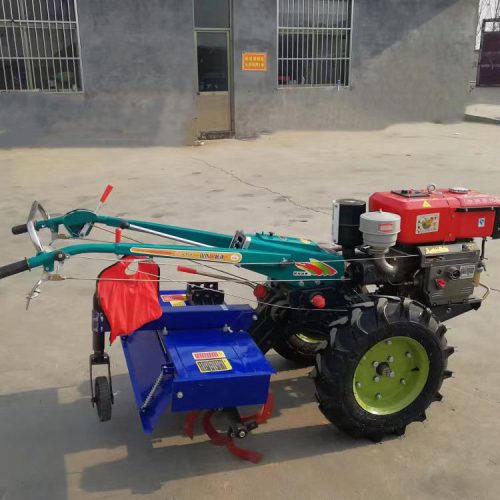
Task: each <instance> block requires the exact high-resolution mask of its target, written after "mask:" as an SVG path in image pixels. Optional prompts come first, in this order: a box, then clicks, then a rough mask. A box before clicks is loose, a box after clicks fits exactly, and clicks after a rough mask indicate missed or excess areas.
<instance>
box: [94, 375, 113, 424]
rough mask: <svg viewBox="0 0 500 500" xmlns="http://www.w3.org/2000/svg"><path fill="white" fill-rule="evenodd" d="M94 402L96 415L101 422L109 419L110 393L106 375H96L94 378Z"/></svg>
mask: <svg viewBox="0 0 500 500" xmlns="http://www.w3.org/2000/svg"><path fill="white" fill-rule="evenodd" d="M94 387H95V392H94V394H95V396H94V397H95V404H96V406H97V416H98V417H99V420H100V421H101V422H107V421H108V420H111V407H112V404H113V402H112V399H113V397H112V394H111V388H110V386H109V382H108V378H107V377H97V378H96V379H95V386H94Z"/></svg>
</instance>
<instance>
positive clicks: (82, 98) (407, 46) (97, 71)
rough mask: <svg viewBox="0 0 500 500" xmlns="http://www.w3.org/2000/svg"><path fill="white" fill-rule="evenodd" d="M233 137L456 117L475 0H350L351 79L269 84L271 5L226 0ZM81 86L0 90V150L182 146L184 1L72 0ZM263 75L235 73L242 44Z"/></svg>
mask: <svg viewBox="0 0 500 500" xmlns="http://www.w3.org/2000/svg"><path fill="white" fill-rule="evenodd" d="M233 4H234V8H233V18H234V23H233V40H234V42H233V44H234V90H235V92H234V124H235V133H236V135H237V137H248V136H255V135H258V134H259V133H261V132H264V131H268V132H269V131H276V130H282V129H335V128H340V129H367V128H368V129H371V128H380V127H385V126H387V125H390V124H391V123H397V122H409V121H422V120H426V121H427V120H429V121H442V122H445V121H452V120H458V119H460V118H461V117H462V114H463V109H464V106H465V101H466V98H467V90H468V82H469V80H470V73H471V66H472V64H473V47H474V33H475V25H476V21H477V0H355V9H354V32H353V50H352V56H353V63H352V70H351V71H352V72H351V82H352V86H351V88H349V89H342V90H341V91H340V92H339V91H337V90H336V89H325V88H320V89H311V88H299V89H286V90H278V89H277V86H276V79H277V76H276V71H275V68H276V39H277V33H276V30H277V28H276V1H275V0H234V2H233ZM78 8H79V17H80V34H81V41H82V58H83V72H84V84H85V92H84V93H83V94H74V95H68V94H64V95H60V94H42V93H23V94H19V93H17V94H16V93H0V147H13V146H54V145H64V146H110V145H111V146H136V145H137V146H140V145H178V144H186V143H190V142H191V141H192V139H193V135H194V127H195V125H194V124H195V123H196V96H195V94H196V88H195V77H194V76H195V48H194V36H193V13H192V2H191V0H105V1H103V0H78ZM244 50H246V51H253V50H255V51H266V52H268V54H269V71H268V72H267V73H243V72H242V71H241V52H242V51H244Z"/></svg>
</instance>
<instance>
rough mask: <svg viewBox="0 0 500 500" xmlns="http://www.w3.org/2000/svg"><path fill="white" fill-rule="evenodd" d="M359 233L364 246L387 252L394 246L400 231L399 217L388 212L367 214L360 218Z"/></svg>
mask: <svg viewBox="0 0 500 500" xmlns="http://www.w3.org/2000/svg"><path fill="white" fill-rule="evenodd" d="M359 229H360V231H361V232H362V233H363V242H364V244H365V245H368V246H369V247H372V248H374V249H376V250H387V249H388V248H390V247H393V246H394V245H395V244H396V241H397V239H398V234H399V232H400V230H401V217H400V216H399V215H396V214H391V213H389V212H382V211H380V212H367V213H365V214H363V215H362V216H361V220H360V226H359Z"/></svg>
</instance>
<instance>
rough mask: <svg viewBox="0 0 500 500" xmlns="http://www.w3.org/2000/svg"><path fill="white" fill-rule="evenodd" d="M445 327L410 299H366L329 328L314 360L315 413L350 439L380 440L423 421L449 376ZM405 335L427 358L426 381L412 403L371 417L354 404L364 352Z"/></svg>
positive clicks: (429, 312) (449, 350) (451, 349)
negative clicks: (356, 378) (327, 341)
mask: <svg viewBox="0 0 500 500" xmlns="http://www.w3.org/2000/svg"><path fill="white" fill-rule="evenodd" d="M445 333H446V327H445V326H444V325H443V324H441V323H440V322H439V321H438V319H437V318H436V317H435V316H434V315H433V314H432V311H431V310H430V309H428V308H426V307H425V306H423V305H422V304H420V303H418V302H415V301H413V300H410V299H400V298H395V297H378V296H373V295H370V296H367V302H366V303H364V304H360V305H359V306H358V307H355V308H353V310H352V313H351V315H350V317H347V318H345V319H344V322H343V324H340V323H339V324H337V325H334V328H333V330H332V333H331V339H330V344H329V346H328V347H327V348H326V349H325V350H323V351H322V352H321V353H320V354H318V356H317V357H316V370H315V372H316V373H315V383H316V397H317V399H318V402H319V408H320V410H321V412H322V413H323V414H324V415H325V417H326V418H327V419H328V420H329V421H330V422H332V423H333V424H334V425H335V426H336V427H338V428H339V429H341V430H342V431H344V432H346V433H347V434H349V435H351V436H353V437H366V438H368V439H371V440H373V441H380V440H381V439H382V437H383V436H385V435H390V434H393V435H398V436H401V435H403V434H404V433H405V430H406V426H407V425H408V424H410V423H412V422H416V421H419V422H423V421H424V420H425V419H426V415H425V411H426V410H427V408H428V407H429V405H430V404H431V403H432V402H433V401H440V400H441V399H442V396H441V394H440V393H439V390H440V388H441V385H442V383H443V380H444V379H446V378H449V377H450V376H451V372H450V371H448V370H447V360H448V357H449V356H450V355H451V354H452V353H453V351H454V349H453V348H452V347H448V346H447V342H446V338H445V337H444V334H445ZM395 336H409V337H411V338H413V339H415V340H417V341H418V342H419V343H420V344H421V345H422V346H423V347H424V349H425V350H426V352H427V356H428V357H429V376H428V378H427V382H426V384H425V386H424V388H423V390H422V391H421V393H420V394H419V396H417V398H416V399H415V400H414V401H413V402H412V403H411V404H409V405H408V406H407V407H406V408H404V409H402V410H401V411H399V412H396V413H393V414H390V415H375V414H372V413H369V412H367V411H365V410H364V409H363V408H361V406H360V405H359V404H358V403H357V401H356V399H355V396H354V391H353V377H354V373H355V370H356V368H357V366H358V363H359V361H360V360H361V358H362V357H363V356H364V355H365V353H366V352H367V351H368V350H369V349H370V348H371V347H372V346H374V345H375V344H377V343H378V342H380V341H381V340H384V339H388V338H390V337H395Z"/></svg>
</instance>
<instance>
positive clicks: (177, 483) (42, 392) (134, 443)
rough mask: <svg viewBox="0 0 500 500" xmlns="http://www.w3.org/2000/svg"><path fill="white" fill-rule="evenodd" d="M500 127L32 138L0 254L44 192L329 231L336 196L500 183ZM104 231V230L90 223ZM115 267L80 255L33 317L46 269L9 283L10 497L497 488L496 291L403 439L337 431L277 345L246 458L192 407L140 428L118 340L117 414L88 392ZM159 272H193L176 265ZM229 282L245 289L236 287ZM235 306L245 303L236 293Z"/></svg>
mask: <svg viewBox="0 0 500 500" xmlns="http://www.w3.org/2000/svg"><path fill="white" fill-rule="evenodd" d="M499 141H500V129H499V128H498V127H495V126H493V125H482V124H476V123H461V124H456V125H438V124H417V125H415V124H413V125H398V126H394V127H391V128H388V129H386V130H383V131H378V132H337V133H312V132H311V133H286V134H285V133H280V134H276V135H273V136H265V137H262V138H261V139H259V140H256V141H248V142H242V141H233V140H227V141H220V142H211V143H207V144H206V145H205V146H202V147H190V148H179V149H166V148H150V149H133V148H129V149H104V148H103V149H53V150H49V149H47V150H43V149H33V150H3V151H1V152H0V211H1V214H2V217H1V218H0V235H1V241H2V246H1V248H2V253H1V262H0V263H1V264H7V263H9V262H12V261H17V260H20V259H21V258H23V257H24V256H30V255H32V254H33V248H32V246H31V244H30V242H29V240H28V238H27V236H26V235H25V236H17V237H14V236H12V235H11V234H10V226H12V225H14V224H19V223H22V222H24V221H25V219H26V216H27V212H28V210H29V206H30V204H31V201H32V200H33V199H38V200H40V201H41V202H43V204H44V205H46V206H47V208H48V209H49V211H51V212H59V213H62V212H65V211H68V210H71V209H73V208H77V207H78V208H80V207H88V208H94V207H95V205H96V202H97V198H98V196H99V194H100V192H101V191H102V189H103V187H104V186H105V185H106V184H107V183H112V184H113V185H114V186H115V191H114V192H113V194H112V196H111V198H110V200H109V203H108V205H107V207H106V209H105V212H106V213H108V214H110V215H118V216H130V217H134V218H138V219H140V218H143V219H152V220H155V221H160V222H165V223H171V224H175V225H186V226H191V227H197V228H202V229H207V230H214V231H222V232H228V233H232V232H234V231H235V230H236V229H245V230H247V231H255V230H269V231H275V232H277V233H278V234H290V235H299V236H303V237H305V238H312V239H315V240H318V241H328V239H329V235H330V215H329V212H330V208H331V201H332V199H333V198H335V197H357V198H366V197H367V196H368V195H369V194H370V193H371V192H373V191H377V190H388V189H396V188H403V187H424V186H426V185H428V184H429V183H435V184H437V185H438V186H442V187H450V186H455V185H464V186H468V187H474V188H476V189H479V190H482V191H484V192H491V193H494V194H496V195H500V156H499V152H498V151H499V149H498V143H499ZM95 236H96V237H99V238H100V237H108V236H110V235H106V234H102V235H98V234H97V233H96V234H95ZM488 257H489V260H488V268H487V272H486V273H485V275H484V276H483V281H484V282H485V283H487V284H489V285H490V286H492V287H495V288H497V289H500V242H498V241H497V242H491V243H490V244H489V245H488ZM106 265H107V263H106V262H102V261H94V260H86V259H78V258H74V259H72V260H71V261H69V262H68V263H67V264H66V266H65V270H64V273H65V274H66V276H70V277H81V278H86V280H82V281H79V280H68V281H65V282H62V283H49V284H47V285H46V286H45V287H44V290H43V293H42V295H41V296H40V297H39V298H37V299H36V300H35V301H34V302H33V304H32V306H31V308H30V310H29V312H25V303H24V296H25V294H26V292H27V291H28V290H29V289H30V288H31V286H32V285H33V283H34V282H35V281H36V280H37V279H38V276H39V273H38V271H33V272H31V273H25V274H23V275H20V276H17V277H12V278H8V279H6V280H3V281H2V282H0V304H1V313H2V314H1V315H0V339H1V342H0V372H1V375H0V377H1V378H0V380H1V382H0V499H1V500H13V499H16V500H17V499H21V500H31V499H40V500H59V499H80V498H82V499H97V498H99V499H103V498H106V499H108V498H116V499H125V498H134V499H141V498H148V499H149V498H153V499H174V498H176V499H177V498H178V499H190V498H197V499H199V498H203V499H205V498H214V499H215V498H216V499H218V500H221V499H226V498H227V499H236V498H238V499H271V498H290V499H295V498H301V499H304V498H311V499H312V498H314V499H332V498H335V499H361V498H369V499H371V500H376V499H383V500H387V499H392V498H398V499H410V498H411V499H426V498H435V499H449V498H460V499H462V498H466V499H493V498H498V495H499V491H500V417H499V414H500V363H499V361H498V360H499V359H500V342H499V330H498V326H497V325H498V324H497V322H496V320H497V319H498V318H497V316H496V315H497V314H498V310H499V309H500V293H497V292H492V293H491V294H490V297H489V298H488V300H487V301H486V302H485V303H484V305H483V307H482V308H481V309H480V310H479V311H478V312H471V313H468V314H467V315H464V316H463V317H459V318H456V319H454V320H452V321H450V322H449V327H450V332H449V341H450V343H451V344H452V345H455V346H457V352H456V354H455V355H454V356H453V357H452V358H451V361H450V368H451V369H452V370H453V371H454V378H452V379H451V380H448V381H446V382H445V387H444V390H443V393H444V395H445V399H444V401H443V402H441V403H435V404H434V405H433V406H432V408H431V410H430V411H429V412H428V416H429V418H428V420H427V421H426V422H425V423H423V424H420V423H419V424H413V425H411V426H410V427H409V428H408V430H407V434H406V436H405V437H404V438H394V439H389V440H386V441H384V442H383V443H381V444H373V443H370V442H367V441H363V440H354V439H351V438H349V437H346V436H345V435H343V434H341V433H340V432H338V431H337V430H335V429H334V428H333V427H332V426H331V425H329V424H328V423H327V421H326V420H325V419H324V417H323V416H322V415H321V413H320V412H319V411H318V409H317V405H316V403H315V400H314V389H313V384H312V381H311V380H310V379H309V378H308V376H307V373H308V370H304V369H302V370H295V369H293V367H292V366H291V365H290V364H287V363H286V362H284V361H282V360H281V359H280V358H279V356H278V355H276V354H271V360H272V362H273V364H274V365H275V366H276V368H277V369H278V370H279V373H278V375H277V376H276V377H275V378H274V379H273V389H274V393H275V395H276V399H277V409H276V411H275V415H274V418H272V419H271V420H270V421H269V423H268V424H266V425H263V426H262V427H260V428H259V429H258V430H257V431H256V432H255V434H254V435H253V436H251V437H249V438H248V440H247V442H246V444H247V446H248V447H249V448H253V449H256V450H259V451H261V452H263V453H264V454H265V459H264V461H263V462H262V463H261V464H259V465H252V464H247V463H243V462H240V461H238V460H237V459H235V458H234V457H232V456H230V455H229V454H228V453H226V452H225V450H223V449H219V448H216V447H214V446H212V445H211V444H210V443H209V442H208V440H207V438H206V436H205V435H203V434H202V433H201V432H199V433H198V434H197V435H196V436H195V439H194V441H190V440H189V439H188V438H187V437H183V436H182V421H183V419H182V416H171V415H165V417H164V419H163V421H162V422H161V424H160V426H159V428H158V430H157V431H156V432H155V433H154V434H153V436H152V437H151V436H146V435H144V434H143V433H142V431H141V428H140V424H139V419H138V417H137V411H136V407H135V404H134V400H133V395H132V391H131V388H130V383H129V380H128V374H127V371H126V368H125V364H124V360H123V355H122V352H121V349H120V346H119V345H118V344H117V345H114V346H113V347H112V348H111V349H110V350H109V352H110V354H111V358H112V365H113V366H112V367H113V373H114V384H115V389H116V404H115V406H114V408H113V411H114V416H113V420H112V421H111V422H108V423H106V424H100V423H99V422H98V421H97V417H96V415H95V410H93V409H92V408H91V405H90V403H89V383H88V354H89V353H90V349H91V333H90V309H91V304H92V293H93V289H94V286H95V284H94V282H93V281H92V280H93V279H94V278H95V276H96V274H97V273H98V271H99V270H100V269H102V268H103V267H105V266H106ZM163 269H164V270H163V277H164V278H172V279H177V278H179V279H183V276H182V275H179V274H177V273H176V272H175V268H173V267H164V268H163ZM227 290H228V291H230V292H231V293H232V294H233V295H238V296H242V297H245V296H246V295H245V293H244V292H243V291H242V290H238V289H236V288H233V287H228V288H227ZM230 300H231V301H232V302H235V301H240V302H241V301H242V299H238V298H236V297H231V298H230Z"/></svg>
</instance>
